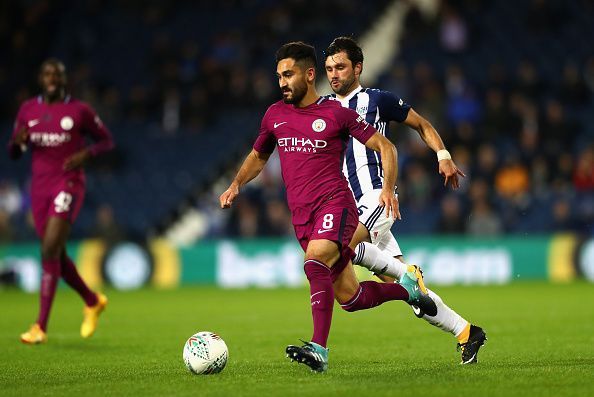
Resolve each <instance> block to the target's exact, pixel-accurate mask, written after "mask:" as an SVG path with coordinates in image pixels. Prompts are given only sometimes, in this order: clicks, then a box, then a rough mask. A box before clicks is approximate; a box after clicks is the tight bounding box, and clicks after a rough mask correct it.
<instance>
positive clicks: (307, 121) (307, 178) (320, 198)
mask: <svg viewBox="0 0 594 397" xmlns="http://www.w3.org/2000/svg"><path fill="white" fill-rule="evenodd" d="M276 61H277V76H278V82H279V87H280V89H281V91H282V94H283V100H281V101H278V102H276V103H274V104H272V105H271V106H270V107H269V108H268V110H267V111H266V114H265V115H264V117H263V119H262V123H261V127H260V133H259V135H258V137H257V139H256V142H255V143H254V146H253V149H252V151H251V152H250V154H249V155H248V156H247V158H246V159H245V161H244V162H243V164H242V166H241V168H240V169H239V171H238V173H237V175H236V176H235V178H234V179H233V181H232V182H231V184H230V186H229V188H228V189H227V190H226V191H225V192H223V194H221V196H220V198H219V200H220V205H221V208H229V207H230V206H231V204H232V203H233V201H234V200H235V198H236V197H237V195H238V194H239V190H240V189H241V187H242V186H243V185H245V184H246V183H248V182H249V181H250V180H252V179H253V178H255V177H256V176H257V175H258V174H259V173H260V171H262V169H263V168H264V165H265V164H266V161H267V160H268V158H269V157H270V154H271V153H272V152H273V151H274V149H275V148H278V152H279V158H280V164H281V170H282V175H283V181H284V183H285V186H286V188H287V201H288V204H289V209H290V210H291V215H292V221H293V226H294V229H295V235H296V237H297V239H298V240H299V243H300V244H301V247H302V248H303V250H304V251H305V260H304V265H303V269H304V271H305V274H306V276H307V279H308V281H309V285H310V294H311V295H310V303H311V311H312V317H313V336H312V338H311V341H310V342H305V344H304V345H303V346H293V345H290V346H288V347H287V349H286V353H287V356H288V357H289V358H291V359H292V360H296V361H297V362H299V363H303V364H305V365H307V366H309V367H310V368H311V369H312V370H314V371H318V372H324V371H326V370H327V368H328V349H327V342H328V336H329V333H330V324H331V321H332V311H333V307H334V299H336V300H337V301H338V303H340V305H341V307H342V308H343V309H344V310H346V311H349V312H354V311H358V310H365V309H370V308H373V307H375V306H378V305H381V304H382V303H384V302H387V301H392V300H403V301H406V302H407V303H409V304H415V305H420V306H422V307H423V309H424V310H425V311H428V312H429V311H431V312H433V313H435V312H436V311H437V308H436V307H435V303H434V302H433V301H432V300H431V299H430V298H429V296H428V295H427V293H426V292H425V291H423V289H424V288H421V286H420V285H419V280H420V281H422V277H421V275H420V271H418V269H416V268H415V269H411V271H407V272H406V273H405V274H404V275H403V277H402V279H401V280H400V284H397V283H378V282H375V281H364V282H361V283H359V281H358V280H357V278H356V276H355V272H354V270H353V265H352V263H351V259H352V257H353V251H352V249H351V248H350V247H349V243H350V242H351V240H352V237H353V233H354V232H355V229H356V228H357V224H358V215H357V207H356V205H355V200H354V198H353V194H352V193H351V191H350V190H349V188H348V184H347V181H346V180H345V177H344V175H343V174H342V172H341V164H342V158H343V157H342V156H343V154H344V148H345V144H346V143H347V141H348V138H349V136H353V137H355V138H356V139H357V140H358V141H359V142H361V143H362V144H364V145H366V146H367V147H369V148H370V149H372V150H374V151H378V152H381V153H382V155H383V156H385V157H384V159H385V164H384V166H385V170H384V171H385V179H386V180H385V186H386V188H385V189H381V191H380V193H379V194H378V196H377V201H376V203H375V204H376V205H379V204H381V206H382V208H384V210H383V212H382V217H388V216H391V217H393V218H394V217H396V216H398V211H397V210H396V209H395V207H394V205H395V204H396V197H395V196H394V185H395V183H396V177H397V162H396V150H395V147H394V145H393V144H392V143H390V142H389V141H388V140H387V139H386V138H385V137H384V136H382V135H381V134H379V133H378V132H377V131H376V130H375V129H374V128H373V127H372V126H370V125H369V124H368V123H367V122H366V121H365V120H364V119H363V118H362V117H360V116H359V115H358V114H357V113H356V112H354V111H352V110H350V109H345V108H343V107H341V106H340V104H339V103H338V102H336V101H332V100H329V99H327V98H323V97H320V96H319V95H318V93H317V92H316V89H315V79H316V54H315V50H314V48H313V47H312V46H310V45H307V44H305V43H302V42H295V43H288V44H285V45H283V46H282V47H281V48H280V49H279V50H278V51H277V53H276ZM415 302H417V303H415Z"/></svg>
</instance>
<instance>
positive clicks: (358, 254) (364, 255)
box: [353, 242, 408, 280]
mask: <svg viewBox="0 0 594 397" xmlns="http://www.w3.org/2000/svg"><path fill="white" fill-rule="evenodd" d="M353 264H355V265H359V266H363V267H365V268H367V269H369V270H371V271H372V272H373V273H375V274H385V275H386V276H390V277H394V278H395V279H396V280H400V277H402V275H403V274H404V273H406V270H407V267H408V265H407V264H406V263H404V262H401V261H399V260H398V259H396V258H394V257H393V256H390V254H388V253H386V252H384V251H382V250H380V249H379V248H378V246H377V245H373V244H371V243H368V242H363V243H359V244H357V247H355V259H353Z"/></svg>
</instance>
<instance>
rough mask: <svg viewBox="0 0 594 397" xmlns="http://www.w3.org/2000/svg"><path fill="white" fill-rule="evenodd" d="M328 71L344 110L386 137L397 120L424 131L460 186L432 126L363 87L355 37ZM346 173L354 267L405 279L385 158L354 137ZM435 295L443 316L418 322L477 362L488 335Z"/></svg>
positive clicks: (343, 40) (386, 95)
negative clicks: (353, 210) (448, 336)
mask: <svg viewBox="0 0 594 397" xmlns="http://www.w3.org/2000/svg"><path fill="white" fill-rule="evenodd" d="M325 56H326V61H325V69H326V75H327V77H328V82H329V83H330V86H331V87H332V91H334V94H333V95H332V96H331V97H333V98H334V99H336V100H337V101H338V102H340V103H341V104H342V106H343V107H346V108H350V109H353V110H355V111H356V112H357V113H358V114H359V115H360V116H361V117H363V118H365V120H366V121H367V122H368V123H369V124H371V125H373V126H374V127H375V128H376V129H377V130H378V132H379V133H381V134H382V135H384V136H385V135H386V132H387V130H388V126H389V122H390V121H396V122H399V123H404V124H406V125H407V126H409V127H411V128H413V129H415V130H416V131H418V133H419V135H420V137H421V138H422V139H423V141H424V142H425V143H426V144H427V146H429V147H430V148H431V149H433V150H434V151H435V152H436V153H437V161H438V167H439V173H440V174H441V175H443V177H444V178H445V180H444V185H445V186H447V185H451V186H452V188H454V189H457V188H458V187H459V180H458V178H459V177H464V176H465V175H464V173H463V172H462V171H460V170H459V169H458V168H457V167H456V164H455V163H454V161H453V160H452V157H451V156H450V153H449V152H448V151H447V150H446V149H445V145H444V143H443V141H442V139H441V137H440V136H439V134H438V133H437V131H436V130H435V128H433V126H432V125H431V123H430V122H429V121H427V120H426V119H424V118H423V117H422V116H420V115H419V114H418V113H417V112H415V111H414V110H413V109H412V108H411V106H410V105H408V104H407V103H406V102H404V100H402V99H401V98H399V97H398V96H396V95H394V94H393V93H391V92H388V91H381V90H379V89H373V88H363V87H362V86H361V83H360V81H359V80H360V77H361V73H362V72H363V51H362V50H361V48H360V47H359V45H358V44H357V43H356V42H355V41H354V40H353V39H351V38H349V37H338V38H336V39H334V41H332V43H331V44H330V45H329V46H328V48H327V49H326V51H325ZM343 173H344V174H345V176H346V178H347V180H348V181H349V187H350V188H351V190H352V191H353V194H354V196H355V200H356V201H357V208H358V210H359V225H358V227H357V230H356V232H355V235H354V237H353V240H352V241H351V248H353V249H354V250H355V253H356V256H355V258H354V259H353V264H356V265H360V266H363V267H365V268H367V269H369V270H371V271H372V272H373V273H375V274H376V275H377V276H378V277H380V278H381V279H382V280H384V281H386V282H394V281H395V280H400V279H401V277H402V275H403V274H405V273H406V272H407V271H408V270H409V268H410V266H411V265H407V264H406V263H405V262H404V261H403V257H402V252H401V250H400V247H399V246H398V243H397V242H396V239H395V238H394V236H393V235H392V233H391V232H390V229H391V227H392V225H393V223H394V219H393V218H386V217H382V216H379V215H380V214H381V212H382V208H381V207H380V206H378V203H377V197H378V194H379V192H381V189H382V188H383V186H384V178H383V168H382V161H381V156H380V154H379V153H375V152H373V151H371V150H369V149H367V148H366V147H365V146H364V145H361V144H360V143H359V142H357V141H356V140H354V139H352V138H350V139H349V142H348V146H347V149H346V153H345V159H344V165H343ZM429 296H431V298H432V299H433V300H434V301H435V303H436V304H437V308H438V311H437V314H436V315H435V316H429V315H427V314H426V313H423V311H422V310H421V309H419V308H418V307H415V306H413V310H414V312H415V314H416V315H417V317H421V318H423V319H425V320H427V321H428V322H429V323H431V324H433V325H435V326H436V327H439V328H440V329H442V330H444V331H446V332H451V333H452V334H453V335H454V336H456V338H457V339H458V347H459V348H460V349H461V350H462V364H469V363H475V362H477V354H478V351H479V349H480V347H481V346H482V345H483V344H484V342H485V340H486V335H485V333H484V331H483V330H482V329H481V328H480V327H478V326H475V325H472V324H470V323H469V322H468V321H466V320H465V319H464V318H462V317H461V316H460V315H459V314H457V313H456V312H455V311H453V310H452V309H451V308H450V307H448V306H447V305H446V304H445V303H444V302H443V300H442V299H441V298H440V297H439V296H438V295H437V294H436V293H435V292H433V291H431V290H429Z"/></svg>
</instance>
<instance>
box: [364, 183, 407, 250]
mask: <svg viewBox="0 0 594 397" xmlns="http://www.w3.org/2000/svg"><path fill="white" fill-rule="evenodd" d="M381 192H382V191H381V189H373V190H370V191H368V192H367V193H365V194H364V195H363V196H361V199H360V200H359V201H358V202H357V209H358V211H359V222H361V223H362V224H363V226H365V228H366V229H367V231H368V232H369V236H370V238H371V243H372V244H374V245H377V247H378V248H379V249H381V250H382V251H384V252H387V253H388V254H390V256H400V255H402V251H401V250H400V246H399V245H398V242H397V241H396V239H395V238H394V235H393V234H392V232H391V231H390V229H391V228H392V225H393V224H394V218H392V215H391V214H390V216H389V217H387V218H386V209H385V208H384V207H381V206H380V204H379V196H380V193H381Z"/></svg>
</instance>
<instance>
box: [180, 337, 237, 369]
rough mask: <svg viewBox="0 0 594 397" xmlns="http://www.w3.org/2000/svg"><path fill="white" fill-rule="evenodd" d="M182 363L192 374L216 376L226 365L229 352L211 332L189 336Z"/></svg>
mask: <svg viewBox="0 0 594 397" xmlns="http://www.w3.org/2000/svg"><path fill="white" fill-rule="evenodd" d="M183 356H184V363H186V367H188V369H189V370H190V371H191V372H192V373H193V374H197V375H198V374H202V375H209V374H216V373H219V372H221V371H222V370H223V368H225V365H227V358H228V357H229V350H228V349H227V345H226V344H225V341H224V340H223V339H221V337H220V336H218V335H217V334H215V333H213V332H208V331H202V332H198V333H197V334H194V335H192V336H190V339H188V341H187V342H186V344H185V345H184V353H183Z"/></svg>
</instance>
